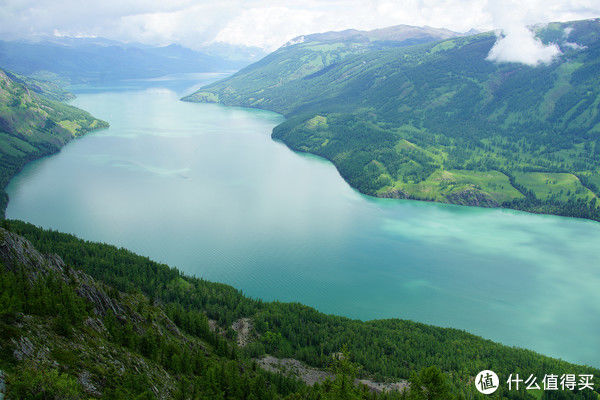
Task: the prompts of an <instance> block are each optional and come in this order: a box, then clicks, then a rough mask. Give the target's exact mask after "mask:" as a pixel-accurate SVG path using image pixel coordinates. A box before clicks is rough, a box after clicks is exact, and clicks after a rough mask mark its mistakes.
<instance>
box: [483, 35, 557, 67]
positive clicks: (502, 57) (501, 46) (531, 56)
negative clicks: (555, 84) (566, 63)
mask: <svg viewBox="0 0 600 400" xmlns="http://www.w3.org/2000/svg"><path fill="white" fill-rule="evenodd" d="M560 54H562V53H561V51H560V48H559V47H558V46H557V45H556V44H554V43H552V44H548V45H545V44H544V43H542V41H541V40H540V39H538V38H536V37H535V35H534V33H533V32H532V31H531V30H530V29H528V28H527V27H525V26H513V27H511V28H508V29H504V30H503V31H502V33H500V34H499V35H498V40H497V41H496V43H495V44H494V46H493V47H492V49H491V50H490V53H489V54H488V56H487V60H489V61H496V62H515V63H522V64H527V65H531V66H537V65H540V64H550V63H551V62H552V61H553V60H554V58H556V57H557V56H559V55H560Z"/></svg>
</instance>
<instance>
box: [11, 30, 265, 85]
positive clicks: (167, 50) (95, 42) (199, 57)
mask: <svg viewBox="0 0 600 400" xmlns="http://www.w3.org/2000/svg"><path fill="white" fill-rule="evenodd" d="M263 55H264V53H262V51H261V50H260V49H257V48H247V47H243V46H233V45H228V44H223V43H214V44H211V45H209V46H207V47H206V48H205V49H204V50H203V51H196V50H192V49H189V48H186V47H183V46H180V45H176V44H171V45H168V46H158V47H157V46H148V45H143V44H140V43H121V42H116V41H113V40H109V39H104V38H71V37H47V38H43V39H40V40H38V41H0V66H2V67H3V68H5V69H7V70H9V71H13V72H16V73H19V74H23V75H27V76H30V77H33V78H37V79H38V80H44V81H54V82H62V83H66V84H78V83H88V82H111V81H117V80H122V79H133V78H136V79H139V78H151V77H157V76H162V75H167V74H173V73H185V72H221V71H232V70H237V69H239V68H241V67H243V66H245V65H248V64H249V63H251V62H253V61H256V60H257V59H259V58H260V57H262V56H263Z"/></svg>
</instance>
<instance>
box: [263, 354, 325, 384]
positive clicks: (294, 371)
mask: <svg viewBox="0 0 600 400" xmlns="http://www.w3.org/2000/svg"><path fill="white" fill-rule="evenodd" d="M256 363H257V364H258V366H259V367H260V368H262V369H264V370H265V371H269V372H274V373H281V374H283V375H286V376H292V377H296V378H298V379H300V380H301V381H303V382H304V383H306V384H307V385H310V386H312V385H314V384H315V383H323V382H324V381H326V380H328V379H329V380H333V379H335V376H334V375H333V374H332V373H330V372H326V371H322V370H320V369H317V368H313V367H309V366H308V365H305V364H304V363H303V362H301V361H298V360H296V359H293V358H276V357H272V356H264V357H262V358H260V359H258V360H256Z"/></svg>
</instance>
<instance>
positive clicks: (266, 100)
mask: <svg viewBox="0 0 600 400" xmlns="http://www.w3.org/2000/svg"><path fill="white" fill-rule="evenodd" d="M535 29H536V34H537V36H538V37H539V38H540V39H541V40H542V41H543V42H544V43H551V42H552V43H556V44H557V45H558V46H559V48H560V50H561V53H562V54H561V55H560V56H559V57H557V58H556V59H555V60H554V61H553V62H552V63H550V64H541V65H538V66H528V65H524V64H520V63H496V62H491V61H488V60H486V57H487V55H488V53H489V51H490V49H491V48H492V46H493V45H494V43H495V41H496V36H495V35H494V34H493V33H483V34H479V35H475V36H467V37H456V38H451V39H448V40H444V41H441V42H436V43H428V44H423V45H415V46H408V47H400V48H368V49H365V48H360V51H355V50H354V49H353V48H352V47H351V46H350V47H349V46H348V45H347V43H346V44H344V45H342V44H336V43H333V42H328V43H321V44H319V43H315V42H311V43H309V44H304V43H299V44H294V45H291V46H287V47H284V48H282V49H279V50H277V51H276V52H275V53H273V54H271V55H269V56H267V57H266V58H264V59H263V60H261V61H260V62H258V63H255V64H253V65H251V66H249V67H247V68H245V69H243V70H241V71H240V72H238V73H237V74H235V75H233V76H232V77H230V78H227V79H225V80H223V81H220V82H217V83H215V84H212V85H209V86H206V87H204V88H202V89H200V90H199V91H198V92H196V93H194V94H193V95H191V96H189V97H186V98H184V100H187V101H204V102H220V103H223V104H229V105H241V106H247V107H258V108H265V109H269V110H274V111H277V112H280V113H283V114H284V115H285V116H286V117H287V118H288V119H287V121H286V122H284V123H282V124H281V125H279V126H277V127H276V128H275V129H274V131H273V137H274V138H275V139H278V140H282V141H283V142H285V143H286V144H287V145H288V146H289V147H291V148H292V149H294V150H298V151H306V152H310V153H314V154H318V155H320V156H323V157H325V158H327V159H329V160H331V161H332V162H333V163H334V164H335V165H336V167H337V168H338V170H339V172H340V174H341V175H342V176H343V177H344V178H345V179H346V180H347V181H348V182H349V183H350V184H351V185H352V186H354V187H356V188H357V189H359V190H360V191H361V192H363V193H366V194H370V195H375V196H380V197H394V198H411V199H419V200H429V201H440V202H449V203H455V204H465V205H477V206H484V207H496V206H503V207H509V208H515V209H522V210H527V211H531V212H541V213H550V214H559V215H567V216H576V217H583V218H591V219H596V220H600V208H599V207H598V205H599V204H600V203H599V202H598V196H599V195H600V173H599V172H600V112H599V109H600V74H599V73H598V71H600V20H598V19H595V20H585V21H575V22H569V23H552V24H549V25H547V26H544V27H538V28H535ZM332 48H336V49H337V48H339V49H345V51H346V53H345V54H344V56H343V57H337V58H333V59H331V61H329V62H321V61H319V62H315V61H314V60H315V57H314V56H313V57H312V58H309V57H307V55H306V54H307V52H308V51H309V49H312V51H313V52H320V53H319V54H320V55H321V59H323V60H327V59H330V58H332V55H331V49H332ZM334 54H335V53H334ZM289 65H293V66H294V68H290V67H289Z"/></svg>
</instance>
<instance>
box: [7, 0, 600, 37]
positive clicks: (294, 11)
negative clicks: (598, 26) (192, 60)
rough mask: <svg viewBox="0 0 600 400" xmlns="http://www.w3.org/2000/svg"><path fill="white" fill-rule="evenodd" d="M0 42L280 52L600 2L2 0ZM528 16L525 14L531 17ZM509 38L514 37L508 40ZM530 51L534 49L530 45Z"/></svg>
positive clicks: (573, 12) (487, 24) (549, 13)
mask: <svg viewBox="0 0 600 400" xmlns="http://www.w3.org/2000/svg"><path fill="white" fill-rule="evenodd" d="M0 2H1V3H2V6H0V38H1V39H15V38H31V37H36V36H39V35H52V34H53V32H55V31H56V32H60V34H63V35H69V36H101V37H107V38H109V39H114V40H121V41H138V42H143V43H148V44H167V43H179V44H182V45H185V46H188V47H199V46H201V45H203V44H206V43H210V42H213V41H226V42H228V43H232V44H242V45H254V46H259V47H263V48H265V49H273V48H276V47H279V46H280V45H283V44H284V43H285V42H287V41H288V40H290V39H292V38H293V37H296V36H299V35H303V34H310V33H315V32H323V31H328V30H341V29H348V28H356V29H374V28H381V27H385V26H391V25H397V24H408V25H429V26H432V27H436V28H447V29H451V30H454V31H459V32H463V31H467V30H469V29H470V28H476V29H479V30H490V29H494V28H503V29H505V32H509V31H508V30H507V27H508V25H507V20H508V22H509V23H510V20H511V18H514V15H516V16H517V17H516V18H517V19H518V20H519V25H520V26H525V25H526V24H533V23H538V22H549V21H552V20H561V21H565V20H573V19H582V18H590V17H594V16H600V0H569V1H565V0H521V1H519V2H512V1H511V0H366V1H365V0H219V1H214V0H169V1H164V2H158V1H156V0H103V1H101V2H97V1H92V0H0ZM523 10H525V11H526V12H524V11H523ZM507 37H508V35H507ZM530 44H531V43H530Z"/></svg>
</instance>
